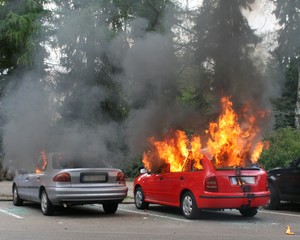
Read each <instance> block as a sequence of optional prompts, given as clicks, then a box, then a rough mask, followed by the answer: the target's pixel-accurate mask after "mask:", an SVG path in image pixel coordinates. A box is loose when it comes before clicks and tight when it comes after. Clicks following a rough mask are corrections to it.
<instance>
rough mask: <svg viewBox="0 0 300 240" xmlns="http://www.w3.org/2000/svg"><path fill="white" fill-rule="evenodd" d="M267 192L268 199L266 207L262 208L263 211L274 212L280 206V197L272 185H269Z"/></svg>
mask: <svg viewBox="0 0 300 240" xmlns="http://www.w3.org/2000/svg"><path fill="white" fill-rule="evenodd" d="M269 190H270V199H269V201H268V203H267V205H265V206H264V208H265V209H269V210H276V209H278V208H279V206H280V196H279V193H278V191H277V190H276V187H275V185H274V184H272V183H270V184H269Z"/></svg>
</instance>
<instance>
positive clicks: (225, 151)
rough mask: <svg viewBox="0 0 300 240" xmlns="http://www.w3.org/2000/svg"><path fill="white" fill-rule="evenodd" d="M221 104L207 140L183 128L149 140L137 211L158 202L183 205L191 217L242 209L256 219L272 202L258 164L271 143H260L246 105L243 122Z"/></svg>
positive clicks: (228, 105)
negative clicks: (209, 211) (202, 211)
mask: <svg viewBox="0 0 300 240" xmlns="http://www.w3.org/2000/svg"><path fill="white" fill-rule="evenodd" d="M221 102H222V107H223V110H222V114H221V115H220V117H219V119H218V122H211V123H210V124H209V129H208V130H206V131H205V133H206V134H207V135H206V136H205V138H204V139H205V140H206V142H204V143H203V140H202V139H203V138H202V137H200V135H194V134H193V135H190V136H188V135H187V134H186V133H185V132H184V131H183V130H176V131H170V132H169V133H168V134H167V135H166V136H165V137H164V138H163V139H162V140H157V139H154V138H153V137H152V138H149V142H150V147H149V150H148V151H146V152H144V155H143V160H142V161H143V164H144V166H145V170H142V172H141V174H140V175H139V176H138V177H136V179H135V180H134V189H133V191H134V199H135V206H136V207H137V208H138V209H145V208H147V207H148V206H149V204H150V203H155V204H162V205H169V206H175V207H180V208H181V211H182V214H183V216H184V217H186V218H195V217H196V215H197V212H198V210H199V209H238V210H239V211H240V213H241V214H242V216H245V217H253V216H255V215H256V214H257V209H258V207H260V206H264V205H265V204H266V203H267V202H268V200H269V198H270V192H269V190H268V180H267V173H266V171H265V170H264V169H263V168H262V167H261V166H260V165H259V164H258V163H257V160H258V158H259V156H260V153H261V151H262V150H263V148H264V147H266V145H267V144H265V143H264V142H263V141H261V140H259V137H258V136H259V128H258V127H257V125H256V119H257V118H255V116H254V115H252V111H249V109H248V107H247V106H246V107H245V108H244V109H243V110H242V111H241V112H242V113H241V117H242V119H239V115H238V114H237V113H236V112H235V111H234V110H233V107H232V102H231V101H230V100H229V98H226V97H224V98H222V100H221ZM261 116H262V115H261Z"/></svg>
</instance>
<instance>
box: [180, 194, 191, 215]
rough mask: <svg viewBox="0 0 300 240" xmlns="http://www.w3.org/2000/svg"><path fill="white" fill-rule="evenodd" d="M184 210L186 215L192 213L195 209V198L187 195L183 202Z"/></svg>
mask: <svg viewBox="0 0 300 240" xmlns="http://www.w3.org/2000/svg"><path fill="white" fill-rule="evenodd" d="M182 210H183V213H184V214H185V215H186V216H189V215H191V213H192V211H193V200H192V198H191V197H190V196H185V198H184V199H183V202H182Z"/></svg>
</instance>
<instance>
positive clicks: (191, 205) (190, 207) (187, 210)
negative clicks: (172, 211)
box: [180, 192, 199, 219]
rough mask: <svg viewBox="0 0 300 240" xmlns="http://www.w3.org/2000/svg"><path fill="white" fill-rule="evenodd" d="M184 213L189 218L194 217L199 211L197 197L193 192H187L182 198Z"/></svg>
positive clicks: (182, 210) (181, 206) (181, 205)
mask: <svg viewBox="0 0 300 240" xmlns="http://www.w3.org/2000/svg"><path fill="white" fill-rule="evenodd" d="M180 208H181V212H182V215H183V216H184V217H185V218H187V219H194V218H196V216H197V213H198V211H199V210H198V207H197V204H196V201H195V197H194V195H193V194H192V193H191V192H186V193H184V194H183V196H182V198H181V204H180Z"/></svg>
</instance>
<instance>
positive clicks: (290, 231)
mask: <svg viewBox="0 0 300 240" xmlns="http://www.w3.org/2000/svg"><path fill="white" fill-rule="evenodd" d="M286 234H287V235H295V233H294V232H292V230H291V228H290V226H289V225H287V229H286Z"/></svg>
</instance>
